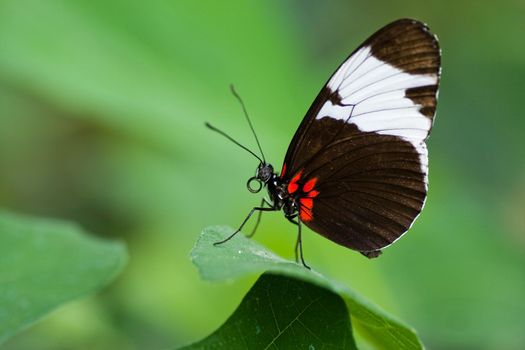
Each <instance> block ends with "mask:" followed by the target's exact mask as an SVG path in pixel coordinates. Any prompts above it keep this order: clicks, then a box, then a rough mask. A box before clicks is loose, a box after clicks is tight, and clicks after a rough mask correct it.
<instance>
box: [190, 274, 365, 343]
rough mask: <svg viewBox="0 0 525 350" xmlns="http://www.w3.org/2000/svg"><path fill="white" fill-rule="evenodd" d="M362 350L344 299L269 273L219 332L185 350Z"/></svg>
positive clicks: (255, 286)
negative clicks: (354, 333) (357, 345)
mask: <svg viewBox="0 0 525 350" xmlns="http://www.w3.org/2000/svg"><path fill="white" fill-rule="evenodd" d="M217 348H219V349H220V348H226V349H235V348H239V349H357V347H356V345H355V343H354V339H353V337H352V328H351V325H350V317H349V315H348V310H347V309H346V307H345V302H344V300H343V299H342V298H341V297H340V296H339V295H337V294H335V293H332V292H331V291H329V290H327V289H325V288H320V287H318V286H316V285H314V284H311V283H308V282H304V281H301V280H297V279H295V278H290V277H286V276H281V275H275V274H269V273H266V274H264V275H262V276H261V277H260V278H259V280H258V281H257V282H256V283H255V285H254V286H253V287H252V289H251V290H250V291H249V292H248V294H246V296H245V297H244V299H243V301H242V303H241V305H240V306H239V307H238V308H237V310H235V312H234V313H233V315H232V316H231V317H230V318H229V319H228V320H227V321H226V323H225V324H224V325H222V326H221V327H220V328H219V329H218V330H217V331H215V332H214V333H212V334H211V335H210V336H208V337H207V338H205V339H203V340H202V341H200V342H198V343H195V344H192V345H190V346H188V347H185V348H183V349H185V350H191V349H217Z"/></svg>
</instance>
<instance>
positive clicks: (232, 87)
mask: <svg viewBox="0 0 525 350" xmlns="http://www.w3.org/2000/svg"><path fill="white" fill-rule="evenodd" d="M230 90H231V91H232V94H233V96H235V97H236V98H237V100H239V103H240V104H241V106H242V110H243V112H244V116H245V117H246V120H247V121H248V124H250V129H252V133H253V136H255V141H257V146H258V147H259V151H261V155H262V158H263V161H264V163H266V158H264V153H263V151H262V148H261V144H260V143H259V138H257V134H256V133H255V129H254V128H253V125H252V122H251V120H250V117H248V112H247V111H246V107H245V106H244V102H243V101H242V99H241V96H239V94H238V93H237V91H235V87H234V86H233V84H231V85H230ZM257 158H259V157H257ZM259 160H260V158H259Z"/></svg>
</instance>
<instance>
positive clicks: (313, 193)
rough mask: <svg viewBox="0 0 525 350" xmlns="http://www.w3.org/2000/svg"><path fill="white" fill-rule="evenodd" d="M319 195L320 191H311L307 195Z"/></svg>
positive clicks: (311, 196) (313, 196)
mask: <svg viewBox="0 0 525 350" xmlns="http://www.w3.org/2000/svg"><path fill="white" fill-rule="evenodd" d="M318 195H319V191H310V192H308V194H307V195H306V196H307V197H308V198H315V197H317V196H318Z"/></svg>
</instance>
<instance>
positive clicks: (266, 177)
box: [246, 162, 274, 193]
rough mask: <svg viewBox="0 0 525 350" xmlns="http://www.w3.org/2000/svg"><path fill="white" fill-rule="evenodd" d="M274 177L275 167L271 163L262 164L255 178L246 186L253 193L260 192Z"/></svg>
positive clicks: (256, 171)
mask: <svg viewBox="0 0 525 350" xmlns="http://www.w3.org/2000/svg"><path fill="white" fill-rule="evenodd" d="M273 175H274V172H273V166H272V165H271V164H269V163H266V162H261V163H260V164H259V166H258V167H257V169H256V170H255V176H253V177H251V178H250V179H249V180H248V183H247V184H246V187H247V188H248V191H250V192H252V193H257V192H259V191H260V190H261V189H262V188H263V185H266V183H267V182H268V181H270V179H271V178H272V176H273Z"/></svg>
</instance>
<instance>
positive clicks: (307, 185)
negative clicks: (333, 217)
mask: <svg viewBox="0 0 525 350" xmlns="http://www.w3.org/2000/svg"><path fill="white" fill-rule="evenodd" d="M316 182H317V178H316V177H314V178H313V179H310V180H308V181H307V182H306V183H305V184H304V186H303V192H305V193H306V192H310V191H311V190H313V188H314V186H315V183H316Z"/></svg>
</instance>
